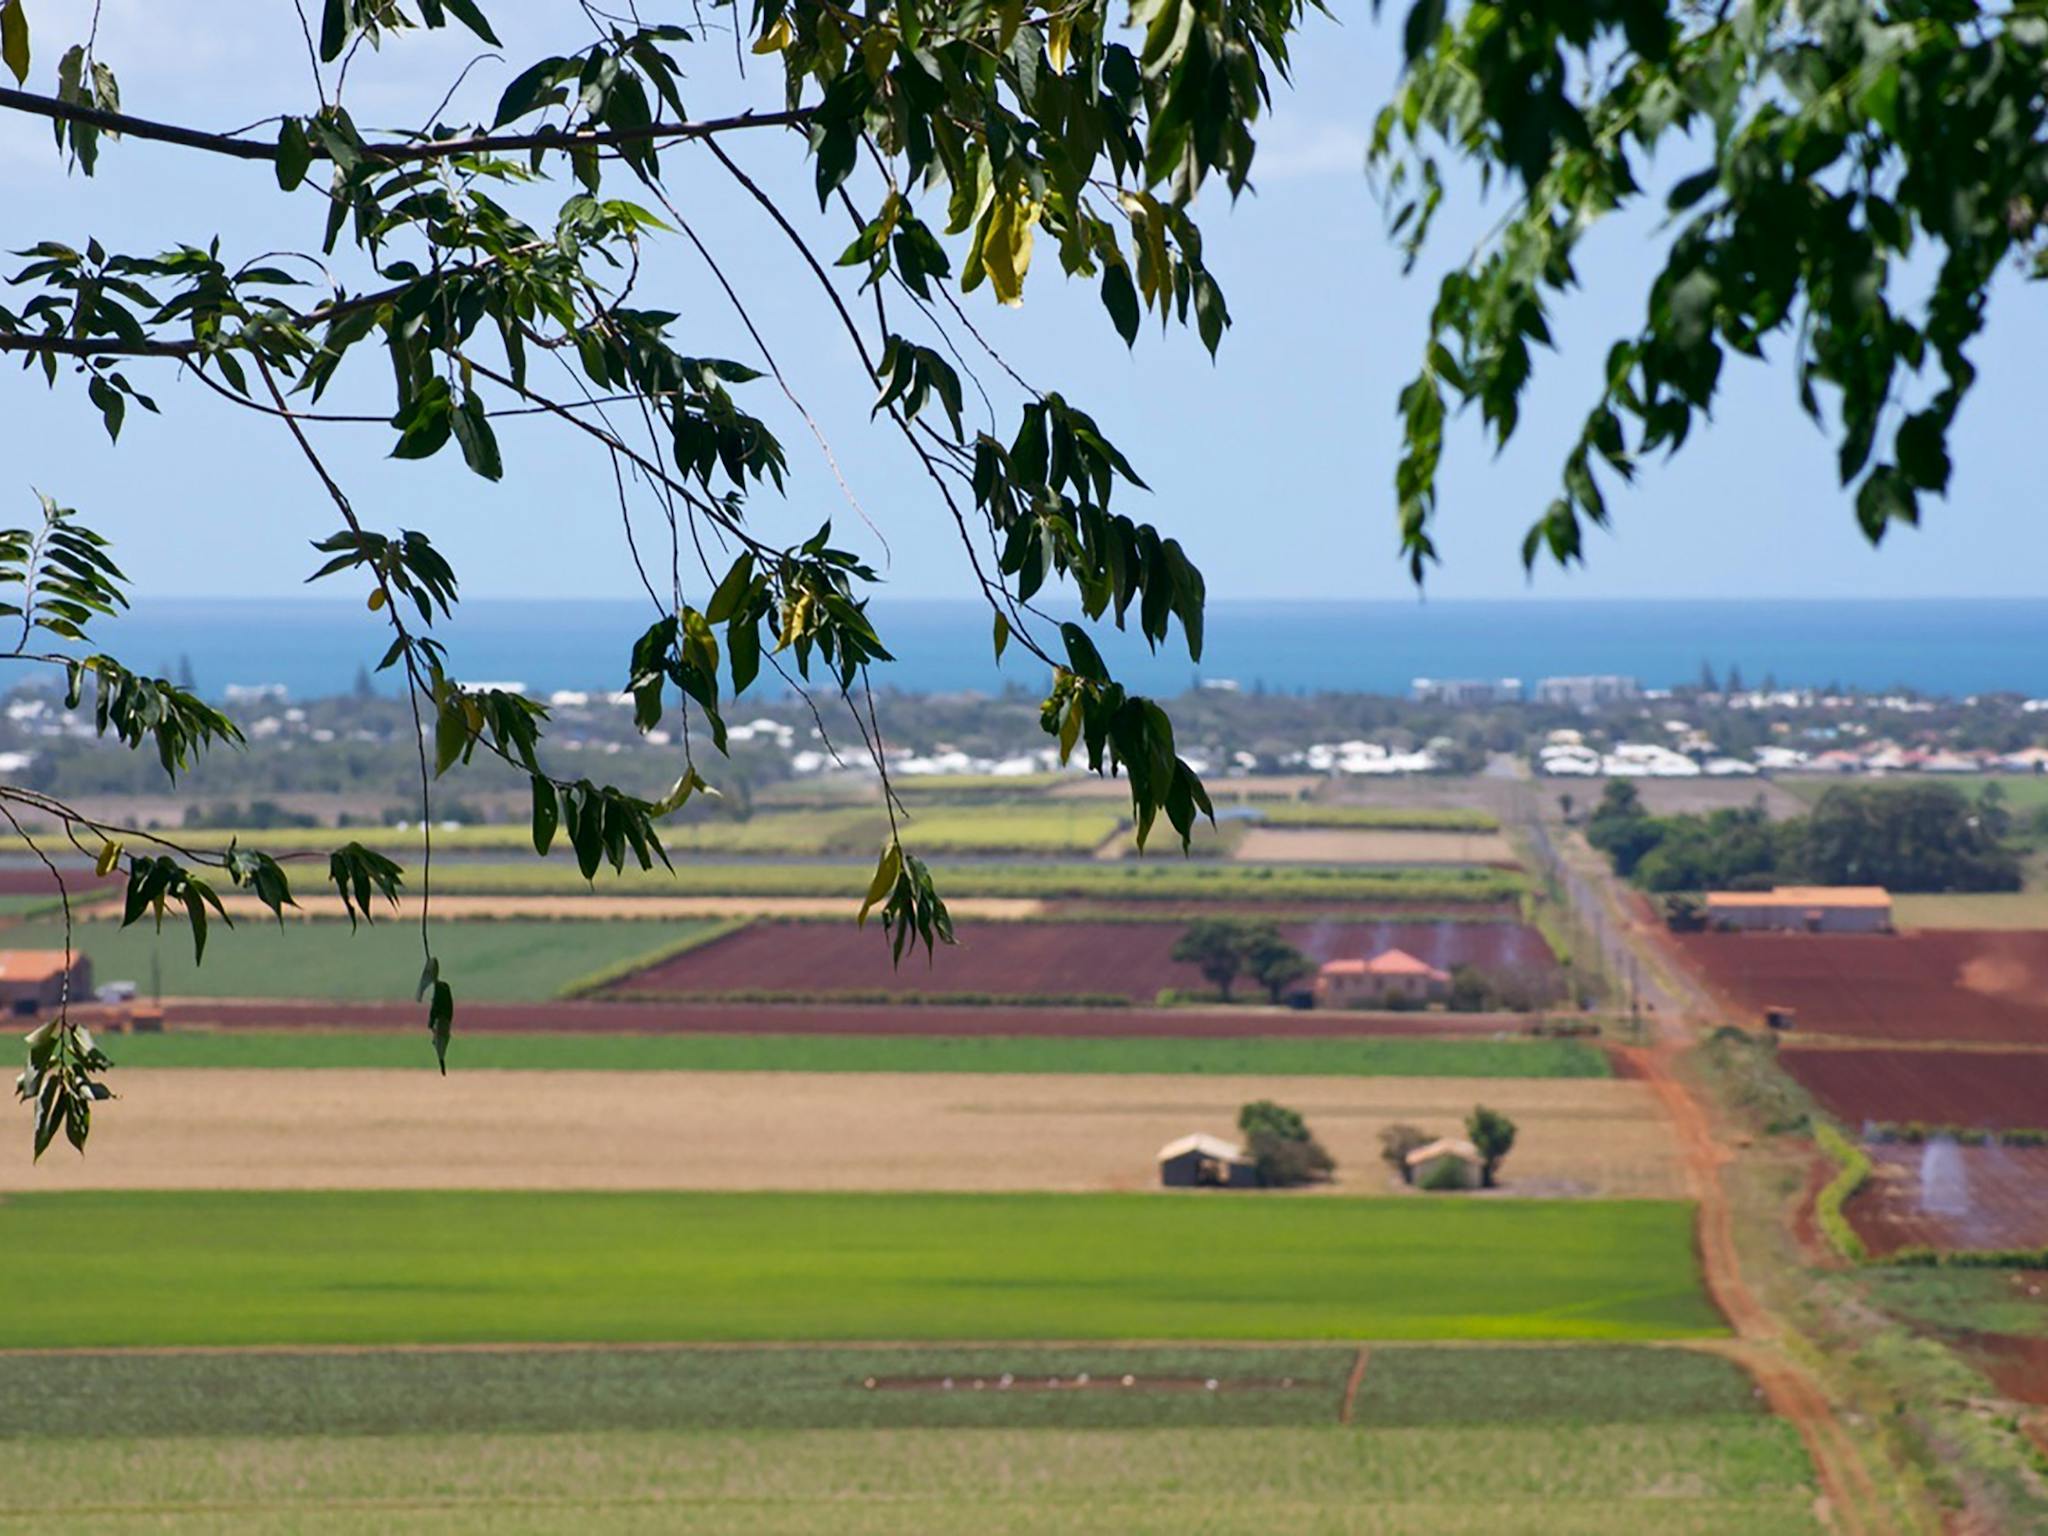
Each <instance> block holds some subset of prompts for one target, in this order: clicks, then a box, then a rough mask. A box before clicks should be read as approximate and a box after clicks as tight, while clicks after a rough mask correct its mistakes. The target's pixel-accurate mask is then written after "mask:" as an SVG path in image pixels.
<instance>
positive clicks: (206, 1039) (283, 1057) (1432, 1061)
mask: <svg viewBox="0 0 2048 1536" xmlns="http://www.w3.org/2000/svg"><path fill="white" fill-rule="evenodd" d="M104 1043H105V1044H107V1045H108V1047H109V1049H110V1051H111V1054H112V1055H113V1056H114V1058H115V1060H116V1062H117V1063H118V1064H119V1065H121V1066H124V1067H279V1068H306V1067H312V1068H323V1067H324V1068H374V1067H397V1068H407V1067H417V1066H419V1065H420V1061H421V1057H420V1042H419V1039H418V1037H417V1036H416V1035H414V1034H411V1033H407V1034H403V1035H400V1034H370V1033H327V1032H324V1031H311V1030H278V1031H252V1030H232V1031H228V1030H223V1031H218V1032H205V1033H199V1032H189V1033H188V1032H177V1031H174V1032H172V1033H170V1034H161V1035H131V1036H128V1037H125V1038H122V1039H117V1040H111V1041H107V1042H104ZM460 1061H461V1064H462V1067H463V1069H464V1070H466V1071H487V1070H494V1069H495V1070H500V1071H504V1070H511V1071H561V1070H564V1069H581V1070H588V1071H607V1072H619V1071H650V1072H1001V1073H1024V1072H1033V1073H1035V1072H1083V1073H1115V1074H1125V1073H1140V1072H1144V1073H1190V1074H1202V1075H1212V1076H1214V1075H1235V1076H1298V1077H1490V1078H1500V1077H1541V1078H1584V1077H1609V1076H1611V1075H1612V1072H1613V1069H1612V1068H1611V1067H1610V1066H1609V1065H1608V1060H1607V1056H1606V1054H1605V1053H1604V1052H1602V1051H1601V1050H1599V1049H1598V1048H1597V1047H1595V1046H1591V1045H1587V1044H1586V1043H1584V1042H1583V1041H1578V1040H1431V1039H1420V1038H1418V1039H1409V1038H1396V1037H1389V1038H1386V1039H1355V1040H1354V1039H1333V1040H1259V1039H1242V1040H1236V1039H1202V1040H1195V1039H1188V1040H1176V1039H1170V1038H1159V1037H1142V1038H1130V1039H1094V1038H1087V1037H1077V1038H1073V1039H1048V1038H1045V1037H1040V1036H1023V1035H959V1036H949V1035H781V1034H777V1035H712V1034H705V1035H568V1034H557V1035H546V1034H535V1035H528V1034H506V1035H493V1034H476V1033H472V1034H465V1035H464V1036H463V1038H462V1051H461V1056H460Z"/></svg>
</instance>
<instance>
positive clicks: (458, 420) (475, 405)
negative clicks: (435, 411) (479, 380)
mask: <svg viewBox="0 0 2048 1536" xmlns="http://www.w3.org/2000/svg"><path fill="white" fill-rule="evenodd" d="M448 423H449V425H450V426H451V427H452V428H453V429H454V431H455V441H456V442H457V443H458V444H459V445H460V446H461V448H462V461H463V462H464V463H465V464H467V465H468V466H469V467H470V468H471V469H473V470H475V471H476V472H477V473H478V474H479V475H482V476H483V477H484V478H485V479H486V480H501V479H503V478H504V475H505V461H504V460H503V459H502V458H501V457H499V454H498V438H497V434H495V433H494V432H492V431H491V422H490V418H489V417H488V416H487V415H485V413H484V402H483V398H482V396H480V395H478V394H477V393H476V391H475V390H464V391H463V393H462V405H461V406H460V408H458V409H457V410H456V411H455V412H454V413H453V414H452V415H451V416H450V417H449V418H448Z"/></svg>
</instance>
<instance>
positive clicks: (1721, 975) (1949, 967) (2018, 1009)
mask: <svg viewBox="0 0 2048 1536" xmlns="http://www.w3.org/2000/svg"><path fill="white" fill-rule="evenodd" d="M1677 943H1678V944H1679V945H1680V946H1681V947H1682V948H1683V949H1684V951H1685V953H1686V954H1687V956H1688V957H1690V959H1691V960H1692V961H1693V963H1694V964H1695V965H1696V966H1697V967H1698V968H1699V969H1700V971H1701V972H1702V974H1704V975H1705V976H1706V978H1707V980H1708V982H1709V984H1710V985H1712V986H1713V987H1714V988H1715V989H1716V990H1718V991H1719V992H1720V993H1721V994H1722V995H1723V996H1724V997H1726V998H1727V999H1728V1000H1729V1001H1730V1002H1731V1003H1733V1004H1734V1005H1735V1006H1736V1007H1737V1008H1738V1009H1740V1010H1741V1011H1743V1012H1745V1013H1748V1014H1749V1015H1751V1016H1752V1017H1756V1016H1759V1015H1761V1014H1762V1012H1763V1010H1764V1009H1765V1008H1767V1007H1784V1008H1791V1009H1795V1010H1796V1011H1797V1013H1798V1025H1797V1027H1798V1028H1799V1030H1801V1031H1802V1032H1805V1033H1825V1034H1836V1035H1856V1036H1863V1037H1867V1038H1871V1039H1882V1040H1974V1041H1985V1042H2011V1043H2017V1042H2034V1041H2041V1042H2048V933H1997V932H1980V931H1972V930H1966V929H1958V930H1953V931H1948V932H1929V933H1911V934H1897V935H1850V934H1775V933H1774V934H1729V933H1696V934H1685V935H1681V936H1678V938H1677Z"/></svg>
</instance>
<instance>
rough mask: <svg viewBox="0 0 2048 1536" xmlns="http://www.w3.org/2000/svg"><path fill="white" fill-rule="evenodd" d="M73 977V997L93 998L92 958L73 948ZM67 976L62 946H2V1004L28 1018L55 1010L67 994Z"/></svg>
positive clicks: (0, 957) (0, 1002) (76, 1001)
mask: <svg viewBox="0 0 2048 1536" xmlns="http://www.w3.org/2000/svg"><path fill="white" fill-rule="evenodd" d="M70 977H71V985H70V992H69V995H70V999H71V1001H72V1002H74V1003H82V1002H88V1001H90V1000H91V998H92V962H91V961H90V960H88V959H86V958H85V956H84V955H81V954H78V953H76V952H75V951H74V952H73V954H72V956H71V965H70ZM64 978H65V964H64V951H63V950H61V949H0V1008H5V1009H6V1010H7V1012H8V1013H10V1014H13V1015H14V1016H16V1017H17V1018H25V1019H27V1018H36V1017H39V1016H40V1015H42V1014H46V1013H55V1012H56V1011H57V1009H58V1007H59V1006H60V1005H61V1004H62V1003H63V1001H64V999H65V996H66V991H65V984H64Z"/></svg>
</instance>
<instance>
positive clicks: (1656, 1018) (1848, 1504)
mask: <svg viewBox="0 0 2048 1536" xmlns="http://www.w3.org/2000/svg"><path fill="white" fill-rule="evenodd" d="M1530 817H1531V820H1530V821H1529V822H1528V823H1527V825H1529V826H1531V827H1533V828H1534V829H1535V840H1536V843H1537V846H1538V847H1539V849H1542V848H1548V847H1555V848H1556V849H1557V855H1556V856H1557V858H1558V860H1559V863H1558V866H1557V867H1558V873H1559V876H1560V881H1561V883H1562V884H1563V885H1564V886H1565V888H1566V889H1567V890H1569V891H1570V893H1571V896H1572V898H1573V904H1574V906H1575V907H1576V908H1577V909H1578V911H1579V914H1580V916H1581V917H1582V918H1583V919H1584V920H1585V921H1586V922H1587V923H1588V924H1589V926H1590V927H1591V928H1592V930H1593V933H1594V935H1595V938H1596V941H1597V942H1598V943H1599V945H1600V947H1601V949H1602V950H1603V951H1604V952H1605V953H1606V955H1607V957H1608V961H1609V964H1610V967H1611V969H1612V971H1613V973H1614V974H1616V975H1619V976H1624V977H1627V978H1629V980H1630V982H1631V983H1632V984H1633V986H1634V988H1635V990H1636V993H1637V995H1638V996H1639V997H1640V998H1641V999H1642V1001H1643V1002H1645V1003H1646V1004H1647V1005H1648V1006H1649V1010H1650V1011H1649V1013H1648V1014H1647V1016H1646V1020H1645V1024H1646V1032H1647V1034H1648V1037H1649V1039H1648V1043H1647V1044H1645V1045H1642V1046H1634V1047H1626V1048H1620V1049H1617V1051H1616V1053H1615V1054H1616V1058H1617V1062H1616V1064H1617V1065H1618V1066H1621V1067H1623V1068H1624V1070H1627V1071H1629V1072H1631V1073H1632V1074H1633V1075H1635V1076H1636V1077H1638V1078H1640V1079H1641V1080H1642V1081H1644V1082H1645V1083H1647V1084H1648V1085H1649V1087H1650V1088H1651V1090H1652V1091H1653V1092H1654V1093H1655V1094H1656V1095H1657V1098H1658V1100H1659V1102H1660V1103H1661V1104H1662V1105H1663V1107H1664V1111H1665V1113H1666V1114H1667V1116H1668V1117H1669V1120H1670V1125H1671V1131H1672V1134H1673V1136H1674V1137H1675V1138H1676V1141H1677V1146H1678V1153H1679V1159H1680V1164H1681V1167H1682V1168H1683V1170H1684V1177H1685V1180H1686V1184H1687V1187H1688V1190H1689V1191H1690V1193H1691V1195H1692V1198H1693V1199H1694V1201H1695V1202H1696V1203H1697V1205H1698V1208H1699V1246H1700V1266H1701V1269H1702V1271H1703V1273H1704V1275H1705V1278H1706V1283H1707V1290H1708V1293H1709V1294H1710V1295H1711V1296H1712V1297H1713V1298H1714V1300H1715V1302H1716V1304H1717V1305H1718V1306H1719V1307H1720V1308H1721V1311H1722V1312H1723V1314H1724V1315H1725V1316H1726V1317H1727V1319H1728V1323H1729V1326H1730V1327H1731V1328H1733V1329H1734V1330H1735V1334H1736V1341H1735V1343H1734V1344H1733V1345H1732V1346H1730V1353H1731V1354H1733V1355H1735V1357H1736V1358H1738V1359H1740V1360H1741V1361H1742V1363H1743V1364H1744V1365H1745V1366H1747V1367H1748V1368H1749V1370H1750V1372H1751V1374H1752V1375H1754V1376H1755V1378H1756V1381H1757V1384H1758V1386H1759V1387H1761V1388H1762V1389H1763V1392H1764V1395H1765V1397H1766V1398H1767V1399H1768V1400H1769V1402H1770V1404H1771V1407H1772V1409H1773V1411H1775V1412H1776V1413H1778V1414H1779V1415H1781V1416H1782V1417H1783V1418H1784V1419H1786V1420H1787V1421H1788V1422H1789V1423H1791V1425H1792V1426H1793V1427H1794V1428H1795V1429H1796V1430H1797V1431H1798V1433H1799V1438H1800V1440H1801V1442H1802V1443H1803V1444H1804V1445H1805V1446H1806V1450H1807V1454H1808V1456H1809V1457H1810V1458H1811V1459H1812V1461H1813V1467H1814V1475H1815V1476H1816V1478H1817V1479H1818V1480H1819V1483H1820V1489H1821V1497H1822V1503H1823V1508H1822V1514H1823V1517H1824V1518H1825V1519H1826V1521H1827V1522H1828V1524H1829V1525H1830V1527H1831V1528H1832V1529H1834V1530H1836V1531H1838V1532H1841V1533H1842V1536H1893V1533H1894V1532H1895V1531H1896V1530H1897V1527H1896V1525H1895V1523H1894V1521H1893V1519H1892V1516H1891V1512H1890V1509H1889V1507H1888V1504H1887V1501H1886V1500H1885V1499H1884V1497H1883V1496H1882V1495H1881V1494H1880V1493H1879V1492H1878V1490H1877V1487H1876V1485H1875V1484H1874V1483H1873V1481H1872V1479H1871V1476H1870V1469H1869V1467H1868V1466H1867V1465H1866V1464H1865V1462H1864V1459H1863V1455H1862V1452H1861V1450H1860V1449H1859V1447H1858V1444H1857V1442H1856V1440H1855V1438H1854V1437H1853V1436H1852V1434H1851V1432H1850V1430H1849V1429H1848V1427H1847V1426H1846V1425H1844V1424H1843V1422H1842V1419H1841V1416H1840V1414H1839V1413H1838V1412H1837V1410H1836V1407H1835V1405H1834V1403H1833V1402H1832V1401H1831V1400H1830V1399H1829V1397H1828V1394H1827V1392H1826V1391H1825V1389H1824V1388H1823V1386H1822V1384H1821V1382H1820V1381H1819V1380H1818V1379H1817V1378H1816V1377H1815V1376H1814V1374H1813V1373H1812V1372H1811V1371H1810V1370H1809V1369H1807V1367H1806V1366H1805V1365H1804V1364H1803V1363H1801V1362H1800V1361H1799V1360H1797V1359H1796V1358H1795V1357H1794V1355H1793V1354H1792V1352H1791V1350H1790V1349H1788V1347H1787V1345H1788V1342H1789V1340H1790V1338H1791V1337H1792V1336H1791V1333H1790V1330H1789V1329H1788V1328H1787V1327H1786V1325H1785V1323H1784V1321H1783V1320H1782V1319H1780V1318H1779V1317H1778V1316H1777V1315H1776V1314H1774V1313H1773V1312H1771V1311H1770V1310H1769V1308H1768V1307H1766V1306H1765V1305H1764V1303H1763V1300H1762V1298H1760V1297H1759V1296H1758V1295H1757V1293H1756V1292H1755V1291H1754V1290H1753V1289H1751V1287H1750V1285H1749V1282H1748V1281H1747V1280H1746V1279H1745V1278H1744V1276H1743V1273H1742V1259H1741V1254H1740V1252H1739V1251H1738V1249H1737V1247H1736V1243H1735V1230H1734V1228H1735V1223H1734V1211H1733V1207H1732V1206H1731V1205H1730V1202H1729V1199H1728V1192H1727V1189H1726V1188H1725V1186H1724V1185H1723V1183H1722V1177H1721V1172H1722V1169H1723V1168H1724V1167H1725V1166H1726V1165H1727V1164H1728V1163H1729V1162H1730V1161H1732V1160H1733V1158H1734V1156H1735V1154H1734V1151H1733V1150H1732V1149H1731V1148H1729V1147H1728V1146H1727V1145H1725V1144H1724V1143H1723V1142H1722V1141H1720V1140H1719V1139H1718V1137H1717V1136H1716V1135H1715V1131H1714V1123H1713V1120H1712V1117H1711V1116H1710V1115H1709V1114H1708V1112H1707V1109H1706V1107H1705V1106H1704V1105H1703V1104H1701V1102H1700V1101H1699V1100H1698V1099H1697V1098H1696V1097H1694V1095H1693V1093H1692V1091H1691V1089H1690V1088H1688V1087H1687V1086H1686V1084H1685V1082H1684V1081H1683V1080H1681V1079H1680V1078H1679V1077H1678V1075H1677V1074H1676V1072H1675V1070H1674V1064H1675V1062H1676V1060H1677V1058H1678V1057H1679V1056H1680V1055H1681V1054H1682V1053H1683V1052H1684V1051H1686V1050H1689V1049H1691V1048H1692V1047H1693V1046H1694V1045H1695V1044H1696V1043H1697V1042H1698V1039H1699V1036H1700V1034H1701V1032H1702V1031H1703V1030H1704V1029H1707V1028H1711V1027H1713V1026H1715V1025H1718V1024H1720V1023H1721V1022H1723V1020H1722V1018H1721V1017H1720V1015H1719V1012H1718V1009H1717V1006H1716V1002H1715V1000H1714V999H1713V998H1712V997H1711V996H1710V995H1709V994H1708V993H1707V992H1706V990H1705V989H1704V988H1703V987H1701V986H1700V985H1699V984H1698V983H1697V982H1696V981H1695V980H1694V979H1693V978H1692V977H1691V976H1690V975H1689V974H1688V973H1687V972H1686V971H1685V970H1684V968H1683V967H1682V965H1679V964H1677V963H1675V956H1674V954H1673V952H1672V950H1671V949H1670V947H1669V946H1668V945H1666V944H1664V943H1663V942H1661V940H1662V937H1663V936H1662V934H1661V932H1659V931H1653V929H1652V928H1651V926H1650V924H1649V922H1648V921H1647V917H1648V914H1647V909H1646V908H1645V906H1644V904H1643V903H1642V902H1641V901H1640V899H1638V898H1636V897H1635V895H1634V893H1633V892H1630V891H1628V890H1626V889H1624V888H1621V887H1620V886H1619V884H1618V882H1616V881H1615V880H1614V878H1613V877H1612V875H1611V874H1609V873H1608V871H1607V870H1606V868H1605V863H1604V861H1601V860H1599V859H1598V858H1597V856H1595V857H1594V858H1592V859H1591V860H1590V861H1584V862H1581V861H1578V860H1575V859H1573V858H1572V857H1571V854H1572V849H1571V848H1570V846H1569V845H1568V844H1566V843H1565V841H1564V839H1563V838H1562V837H1561V836H1559V835H1558V834H1557V833H1556V832H1555V831H1554V830H1548V829H1543V828H1541V827H1537V826H1536V825H1535V823H1534V820H1533V805H1532V806H1531V808H1530Z"/></svg>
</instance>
